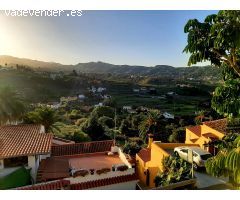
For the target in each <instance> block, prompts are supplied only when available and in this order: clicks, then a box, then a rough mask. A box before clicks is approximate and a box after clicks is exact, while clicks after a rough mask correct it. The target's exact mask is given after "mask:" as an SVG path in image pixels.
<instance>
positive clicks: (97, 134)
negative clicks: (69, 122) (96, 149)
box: [82, 116, 106, 140]
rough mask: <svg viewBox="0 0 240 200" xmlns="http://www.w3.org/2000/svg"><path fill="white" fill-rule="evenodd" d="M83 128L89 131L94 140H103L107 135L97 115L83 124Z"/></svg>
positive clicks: (86, 131)
mask: <svg viewBox="0 0 240 200" xmlns="http://www.w3.org/2000/svg"><path fill="white" fill-rule="evenodd" d="M82 130H83V131H84V132H85V133H87V134H88V135H89V136H90V137H91V139H92V140H102V139H104V138H105V137H106V135H105V134H104V133H105V130H104V127H103V126H102V125H101V124H100V123H99V122H98V118H97V116H90V117H89V118H88V120H87V121H86V122H85V123H84V124H83V126H82Z"/></svg>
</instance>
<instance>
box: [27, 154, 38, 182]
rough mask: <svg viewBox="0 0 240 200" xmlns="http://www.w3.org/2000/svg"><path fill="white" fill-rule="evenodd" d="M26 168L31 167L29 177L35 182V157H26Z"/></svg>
mask: <svg viewBox="0 0 240 200" xmlns="http://www.w3.org/2000/svg"><path fill="white" fill-rule="evenodd" d="M28 167H31V168H32V169H31V176H32V178H33V180H34V181H36V176H37V166H36V158H35V156H28Z"/></svg>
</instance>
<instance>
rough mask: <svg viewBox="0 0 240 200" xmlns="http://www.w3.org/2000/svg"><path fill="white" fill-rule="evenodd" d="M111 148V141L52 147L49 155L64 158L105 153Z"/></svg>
mask: <svg viewBox="0 0 240 200" xmlns="http://www.w3.org/2000/svg"><path fill="white" fill-rule="evenodd" d="M112 146H113V140H105V141H96V142H84V143H76V144H66V145H59V146H52V149H51V155H52V156H64V155H77V154H83V153H96V152H106V151H111V147H112Z"/></svg>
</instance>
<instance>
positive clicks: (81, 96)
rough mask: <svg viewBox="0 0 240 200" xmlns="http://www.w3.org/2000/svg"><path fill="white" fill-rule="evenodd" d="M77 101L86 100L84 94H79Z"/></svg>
mask: <svg viewBox="0 0 240 200" xmlns="http://www.w3.org/2000/svg"><path fill="white" fill-rule="evenodd" d="M78 99H80V100H84V99H86V96H85V95H84V94H79V95H78Z"/></svg>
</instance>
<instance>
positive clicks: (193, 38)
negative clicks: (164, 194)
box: [184, 11, 240, 188]
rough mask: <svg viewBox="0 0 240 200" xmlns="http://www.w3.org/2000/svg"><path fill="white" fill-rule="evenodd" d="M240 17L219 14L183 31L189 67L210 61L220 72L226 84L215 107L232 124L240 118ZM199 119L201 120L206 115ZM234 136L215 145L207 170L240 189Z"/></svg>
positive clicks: (216, 96) (217, 92)
mask: <svg viewBox="0 0 240 200" xmlns="http://www.w3.org/2000/svg"><path fill="white" fill-rule="evenodd" d="M239 15H240V11H219V12H218V14H214V15H209V16H207V17H206V18H205V21H204V22H199V21H198V20H196V19H193V20H189V21H188V23H187V24H186V26H185V28H184V31H185V33H188V44H187V46H186V47H185V49H184V51H185V52H187V53H190V54H191V55H190V58H189V62H188V64H189V65H191V64H196V63H197V62H202V61H206V60H208V61H210V62H211V63H212V64H213V65H215V66H217V67H219V68H220V69H221V71H222V79H223V83H222V84H221V85H219V86H218V87H216V89H215V91H214V94H213V98H212V108H213V109H214V110H215V111H216V112H217V113H219V114H221V115H223V116H225V117H228V118H230V119H231V121H233V120H234V119H235V118H237V117H239V116H240V109H239V107H240V103H239V102H240V98H239V92H240V89H239V83H240V37H239V35H240V21H239ZM200 116H201V117H200V118H199V119H201V120H202V119H203V117H204V116H203V115H200ZM233 136H234V135H233ZM233 136H232V135H230V136H227V137H225V138H223V140H221V141H218V142H217V143H216V144H217V146H218V148H219V149H220V150H219V152H218V154H217V155H216V156H214V157H212V158H210V159H208V160H207V162H206V169H207V172H208V173H209V174H212V175H213V176H217V177H218V176H223V175H224V176H229V179H230V182H231V183H233V185H234V186H236V187H238V188H240V143H239V141H240V137H239V136H238V137H237V136H236V135H235V137H233ZM234 139H235V140H234Z"/></svg>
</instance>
